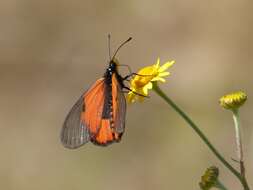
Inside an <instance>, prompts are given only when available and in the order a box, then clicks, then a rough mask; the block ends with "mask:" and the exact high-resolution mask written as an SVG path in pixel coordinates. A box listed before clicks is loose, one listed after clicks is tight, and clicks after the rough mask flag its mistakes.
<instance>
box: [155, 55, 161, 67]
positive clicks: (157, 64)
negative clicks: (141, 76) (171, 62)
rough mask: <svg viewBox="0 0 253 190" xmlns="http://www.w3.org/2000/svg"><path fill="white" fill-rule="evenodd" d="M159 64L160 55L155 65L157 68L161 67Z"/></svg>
mask: <svg viewBox="0 0 253 190" xmlns="http://www.w3.org/2000/svg"><path fill="white" fill-rule="evenodd" d="M159 65H160V58H159V57H158V58H157V61H156V64H155V65H154V66H155V68H159Z"/></svg>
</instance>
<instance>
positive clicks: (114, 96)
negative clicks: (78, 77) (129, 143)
mask: <svg viewBox="0 0 253 190" xmlns="http://www.w3.org/2000/svg"><path fill="white" fill-rule="evenodd" d="M109 82H110V83H109ZM109 82H108V80H106V79H105V78H102V79H99V80H97V81H96V82H95V84H94V85H93V86H92V87H91V88H90V89H89V90H88V91H87V92H86V93H84V95H83V96H82V97H81V98H80V99H79V100H78V101H77V103H76V104H75V105H74V106H73V108H72V109H71V111H70V112H69V114H68V115H67V117H66V120H65V122H64V125H63V128H62V132H61V141H62V143H63V145H64V146H65V147H67V148H72V149H73V148H78V147H80V146H81V145H83V144H85V143H87V142H88V141H91V142H93V143H94V144H96V145H101V146H106V145H108V144H111V143H113V142H119V141H120V139H121V136H122V134H123V132H124V128H125V115H126V100H125V96H124V94H123V92H122V86H121V84H120V83H119V81H118V79H117V76H116V74H115V73H114V74H113V75H112V78H111V81H109Z"/></svg>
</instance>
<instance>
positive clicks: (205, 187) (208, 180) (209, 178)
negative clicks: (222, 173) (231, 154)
mask: <svg viewBox="0 0 253 190" xmlns="http://www.w3.org/2000/svg"><path fill="white" fill-rule="evenodd" d="M218 176H219V169H218V168H217V167H215V166H211V167H209V168H207V169H206V171H205V173H204V175H203V176H202V177H201V181H200V182H199V186H200V188H201V189H202V190H209V189H211V188H212V187H215V186H216V184H217V181H218Z"/></svg>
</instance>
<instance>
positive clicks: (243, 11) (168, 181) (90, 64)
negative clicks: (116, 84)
mask: <svg viewBox="0 0 253 190" xmlns="http://www.w3.org/2000/svg"><path fill="white" fill-rule="evenodd" d="M252 8H253V3H252V1H250V0H240V1H238V0H219V1H217V0H213V1H205V0H204V1H203V0H182V1H177V0H157V1H149V0H128V1H116V0H114V1H112V0H110V1H98V0H75V1H68V0H44V1H34V0H2V1H1V2H0V28H1V29H0V88H1V90H0V129H1V133H0V149H1V156H0V180H1V182H0V186H1V189H4V190H35V189H36V190H57V189H61V190H70V189H71V190H83V189H103V190H114V189H115V190H116V189H120V190H137V189H138V190H140V189H143V190H154V189H159V190H165V189H179V190H181V189H189V190H191V189H192V190H195V189H198V181H199V179H200V176H201V175H202V173H203V171H204V170H205V168H206V167H208V166H210V165H216V166H219V167H220V170H221V174H220V178H221V180H222V181H223V182H224V183H225V184H226V185H227V186H228V187H230V189H241V188H240V185H239V183H238V180H237V179H236V178H235V177H234V176H232V175H231V174H230V173H229V171H228V170H227V169H226V168H224V166H222V165H221V164H220V162H219V161H218V160H217V159H216V158H215V157H214V156H213V155H212V153H211V152H210V151H209V150H208V149H207V147H206V146H205V145H204V144H203V142H202V141H201V140H200V139H199V137H198V136H197V135H196V134H195V133H194V132H193V130H192V129H190V128H189V127H188V126H187V124H186V123H185V122H184V121H183V120H182V119H181V118H180V117H179V116H178V115H177V114H176V113H175V112H174V111H173V110H172V109H171V108H170V107H168V106H167V105H166V104H165V103H164V102H163V101H162V100H161V99H159V98H158V97H157V96H156V94H154V93H151V99H148V100H147V101H146V102H145V103H143V104H134V105H131V106H129V107H128V112H127V126H126V132H125V134H124V136H123V139H122V141H121V143H119V144H113V145H111V146H109V147H108V148H100V147H96V146H94V145H92V144H87V145H85V146H84V147H82V148H80V149H78V150H74V151H71V150H67V149H65V148H63V147H62V145H61V144H60V142H59V132H60V129H61V126H62V123H63V121H64V118H65V116H66V114H67V112H68V111H69V109H70V107H71V106H72V105H73V104H74V102H75V101H76V99H77V98H78V97H79V96H80V94H81V93H82V92H83V91H84V90H85V89H86V88H87V87H89V85H91V84H92V83H93V82H94V81H95V80H96V79H97V78H99V77H101V76H102V75H103V73H104V70H105V68H106V67H107V60H108V47H107V34H108V33H111V34H112V48H113V49H115V48H116V47H117V46H118V45H119V44H120V42H122V41H123V40H125V39H127V38H128V37H129V36H132V37H133V40H132V42H131V43H129V44H128V45H127V46H126V47H124V48H123V49H122V50H121V51H120V53H119V54H118V56H117V57H118V59H119V60H120V62H121V63H122V64H128V65H130V66H131V68H132V70H134V71H137V70H138V69H139V68H140V67H143V66H146V65H150V64H153V63H154V62H155V61H156V59H157V57H158V56H159V57H160V58H161V61H162V62H165V61H167V60H172V59H175V60H176V64H175V65H174V66H173V68H171V69H170V71H171V73H172V75H171V76H170V77H169V78H168V82H167V83H166V84H164V85H163V86H162V88H163V89H164V91H166V92H167V93H168V94H169V96H170V97H171V98H173V99H174V100H175V101H176V102H177V103H178V105H180V106H181V107H182V108H183V109H184V110H185V111H186V112H187V113H189V115H190V116H191V117H192V118H193V119H194V120H195V121H196V123H198V124H199V125H200V126H201V129H202V130H203V131H204V132H205V133H206V134H207V135H208V137H210V140H211V141H212V142H213V143H214V144H215V145H216V147H217V148H218V149H219V150H221V151H222V153H223V154H224V155H225V157H226V158H227V159H228V160H229V159H230V158H231V157H233V158H236V155H235V143H234V129H233V122H232V117H231V114H230V113H229V112H228V111H225V110H223V109H221V108H220V107H219V105H218V99H219V97H220V96H222V95H223V94H225V93H227V92H230V91H234V90H239V89H242V90H244V91H246V92H247V93H248V96H249V100H248V102H247V103H246V105H245V106H244V107H243V108H242V109H241V120H242V124H243V130H244V139H243V141H244V148H245V160H246V168H247V176H248V179H249V181H250V182H249V183H250V185H251V187H253V180H252V179H253V162H252V160H253V138H252V126H253V121H252V106H253V103H252V97H253V91H252V85H253V80H252V79H253V77H252V69H253V65H252V64H253V55H252V51H253V37H252V33H253V24H252V23H253V12H252ZM122 72H123V73H124V72H125V71H122ZM231 162H232V161H231ZM233 165H234V166H235V167H236V163H233Z"/></svg>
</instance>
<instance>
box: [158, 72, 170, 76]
mask: <svg viewBox="0 0 253 190" xmlns="http://www.w3.org/2000/svg"><path fill="white" fill-rule="evenodd" d="M169 75H170V73H169V72H162V73H159V74H158V77H166V76H169Z"/></svg>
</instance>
